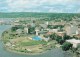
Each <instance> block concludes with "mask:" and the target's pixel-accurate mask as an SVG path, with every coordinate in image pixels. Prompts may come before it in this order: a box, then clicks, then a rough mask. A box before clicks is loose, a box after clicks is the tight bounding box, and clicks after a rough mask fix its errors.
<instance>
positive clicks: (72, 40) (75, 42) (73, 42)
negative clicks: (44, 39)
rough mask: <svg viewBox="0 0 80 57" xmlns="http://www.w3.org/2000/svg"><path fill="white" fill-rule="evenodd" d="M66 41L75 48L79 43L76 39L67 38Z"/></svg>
mask: <svg viewBox="0 0 80 57" xmlns="http://www.w3.org/2000/svg"><path fill="white" fill-rule="evenodd" d="M66 42H69V43H71V44H73V47H74V48H77V47H78V45H79V44H80V40H76V39H69V40H66Z"/></svg>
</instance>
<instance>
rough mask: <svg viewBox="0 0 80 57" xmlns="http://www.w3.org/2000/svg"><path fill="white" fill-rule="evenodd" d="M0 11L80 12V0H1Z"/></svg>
mask: <svg viewBox="0 0 80 57" xmlns="http://www.w3.org/2000/svg"><path fill="white" fill-rule="evenodd" d="M0 12H52V13H80V0H0Z"/></svg>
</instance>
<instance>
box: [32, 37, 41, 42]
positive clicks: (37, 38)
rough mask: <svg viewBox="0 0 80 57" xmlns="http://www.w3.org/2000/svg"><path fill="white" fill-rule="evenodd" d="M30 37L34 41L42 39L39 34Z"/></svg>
mask: <svg viewBox="0 0 80 57" xmlns="http://www.w3.org/2000/svg"><path fill="white" fill-rule="evenodd" d="M32 39H33V40H36V41H39V40H42V38H40V37H39V36H34V37H33V38H32Z"/></svg>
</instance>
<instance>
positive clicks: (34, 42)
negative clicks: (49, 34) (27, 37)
mask: <svg viewBox="0 0 80 57" xmlns="http://www.w3.org/2000/svg"><path fill="white" fill-rule="evenodd" d="M19 44H20V45H21V46H33V45H39V44H47V42H45V41H33V40H32V41H29V42H20V43H19Z"/></svg>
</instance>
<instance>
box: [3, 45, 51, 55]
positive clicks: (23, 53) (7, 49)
mask: <svg viewBox="0 0 80 57" xmlns="http://www.w3.org/2000/svg"><path fill="white" fill-rule="evenodd" d="M3 48H4V49H5V50H6V51H9V52H13V53H15V54H22V55H40V54H44V53H46V52H48V51H50V50H46V51H43V52H41V53H25V52H17V51H14V50H11V49H9V48H6V47H5V46H4V47H3Z"/></svg>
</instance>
